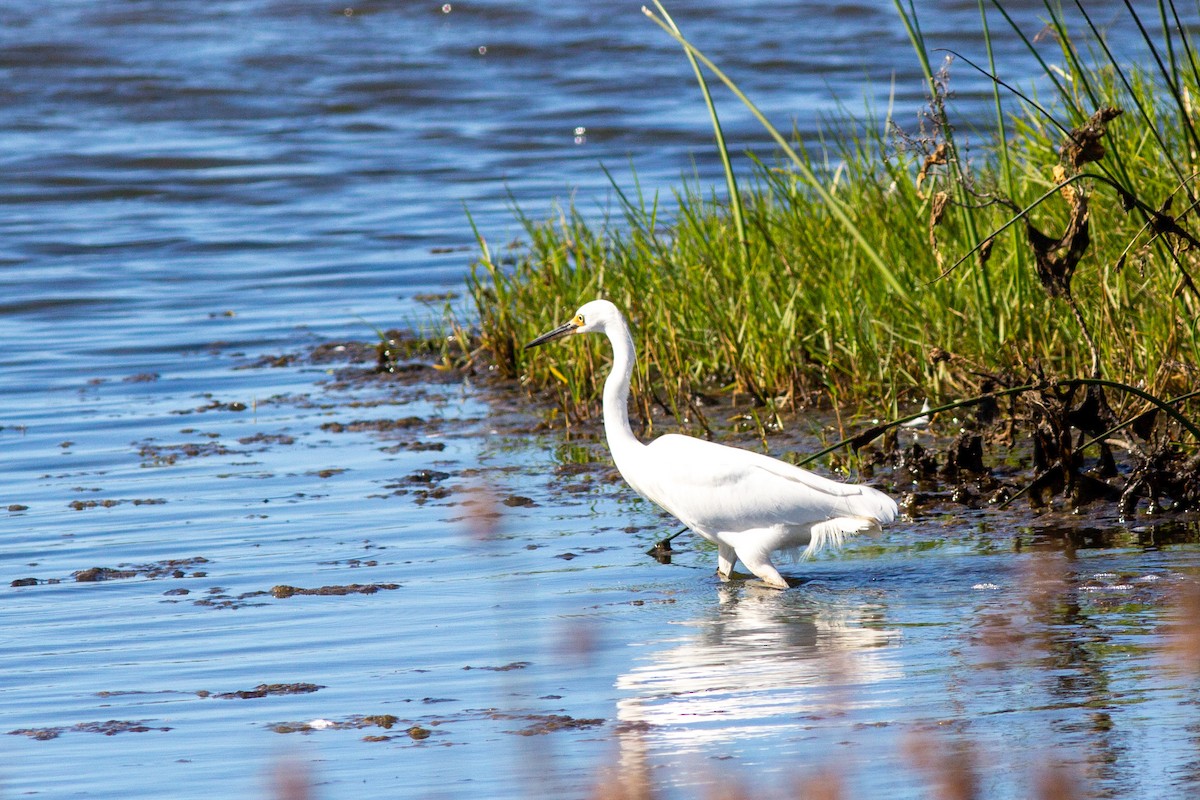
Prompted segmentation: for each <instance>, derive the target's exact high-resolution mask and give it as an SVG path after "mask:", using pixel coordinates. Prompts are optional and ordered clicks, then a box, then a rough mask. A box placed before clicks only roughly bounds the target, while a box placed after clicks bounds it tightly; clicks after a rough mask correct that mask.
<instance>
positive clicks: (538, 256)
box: [470, 0, 1200, 426]
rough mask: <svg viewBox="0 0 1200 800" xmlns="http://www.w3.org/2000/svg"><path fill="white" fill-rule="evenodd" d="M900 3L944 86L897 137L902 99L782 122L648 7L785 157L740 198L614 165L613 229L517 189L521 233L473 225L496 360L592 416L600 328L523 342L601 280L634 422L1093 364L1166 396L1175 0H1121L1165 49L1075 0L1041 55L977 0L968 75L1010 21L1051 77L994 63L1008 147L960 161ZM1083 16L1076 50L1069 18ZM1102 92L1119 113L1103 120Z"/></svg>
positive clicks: (1174, 299)
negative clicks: (561, 344) (1125, 43)
mask: <svg viewBox="0 0 1200 800" xmlns="http://www.w3.org/2000/svg"><path fill="white" fill-rule="evenodd" d="M896 7H897V11H898V14H899V16H900V20H901V24H903V25H904V26H905V28H906V30H907V31H908V33H909V36H910V38H911V39H912V42H913V45H914V50H915V52H916V53H917V56H918V58H919V59H920V61H921V64H922V69H923V72H924V74H925V77H926V81H927V85H928V88H929V104H928V108H927V109H926V112H925V116H924V119H925V123H924V124H923V125H922V126H921V129H920V130H917V131H907V132H901V131H899V129H898V128H897V126H896V125H895V124H894V123H893V121H892V120H891V119H889V118H882V119H880V118H877V117H868V118H867V119H866V120H865V121H864V120H852V119H849V118H846V119H844V120H843V121H841V122H838V123H834V124H833V125H832V128H831V129H829V130H827V131H826V132H825V133H824V134H823V135H822V136H821V137H820V140H819V141H818V142H815V143H814V142H800V141H798V140H797V139H796V137H795V136H794V135H793V136H790V137H786V138H785V137H783V136H781V135H780V134H779V132H778V131H777V130H776V129H775V128H773V127H771V125H770V123H769V122H768V121H767V120H766V119H765V118H764V117H762V116H761V114H759V113H758V111H757V109H755V108H754V107H753V105H752V103H751V101H750V100H749V99H748V98H745V97H744V96H743V95H741V93H740V91H739V90H737V88H736V84H734V83H733V82H732V81H731V80H729V78H728V77H727V76H725V75H724V73H722V72H720V70H719V68H718V67H717V65H715V64H713V63H712V62H711V61H710V60H709V59H707V57H705V56H704V54H703V52H702V51H701V50H699V49H698V48H696V47H695V46H694V45H692V44H691V43H690V42H688V41H687V40H686V39H684V38H683V36H682V34H680V33H679V32H678V30H677V29H675V27H674V23H670V24H668V23H667V22H663V21H662V20H661V19H657V20H656V21H658V22H659V24H660V25H661V26H662V27H663V28H664V30H665V31H666V33H667V34H668V35H671V36H672V37H674V38H676V40H677V41H678V42H679V43H680V44H681V45H682V46H683V47H684V48H685V50H686V51H687V52H688V54H689V56H692V57H693V58H694V63H698V64H700V65H703V66H704V67H705V68H707V69H708V70H709V72H710V73H711V74H712V75H714V76H716V77H717V78H718V79H719V80H721V81H723V82H725V83H726V85H727V86H728V87H729V88H730V89H732V90H733V91H734V92H735V94H736V95H737V96H738V97H740V98H742V99H743V101H744V102H745V103H746V104H747V107H748V108H750V110H751V111H752V113H755V114H756V115H758V117H759V119H760V121H762V122H763V124H764V125H766V126H767V127H768V130H769V132H770V133H771V135H772V136H773V137H775V139H776V141H777V143H779V144H780V151H779V153H777V154H772V155H771V156H769V157H766V156H761V157H753V156H752V163H753V170H752V174H750V175H749V176H743V181H742V184H741V189H740V191H738V190H737V185H736V184H735V183H734V182H733V180H732V176H730V180H729V181H728V186H729V191H730V192H731V193H732V196H733V197H734V198H735V199H736V202H737V210H738V212H739V213H738V214H734V213H733V210H732V209H731V207H730V204H729V202H727V199H726V198H721V197H718V196H717V195H716V193H715V190H708V189H706V188H705V187H702V186H699V185H695V184H686V183H685V184H684V185H682V186H681V187H680V188H679V189H678V190H677V191H676V192H675V194H674V195H673V196H672V197H671V198H670V202H669V203H666V202H662V201H661V200H660V199H659V198H657V197H654V198H648V197H646V196H645V194H643V192H642V191H641V188H640V186H639V185H638V183H637V179H636V176H634V178H633V179H632V181H631V182H630V183H628V184H626V185H622V184H620V183H619V182H617V181H615V180H613V181H612V185H613V191H614V194H615V197H616V198H617V202H618V212H617V213H616V214H615V215H614V216H613V217H611V218H609V219H606V220H603V221H601V222H599V223H596V222H590V221H588V220H586V219H585V218H584V216H583V215H582V214H581V213H579V212H578V211H577V210H576V209H575V208H574V207H573V206H569V205H568V206H564V207H562V208H560V209H558V210H557V212H556V213H555V214H554V215H553V216H552V217H551V218H548V219H534V218H531V217H529V216H527V215H526V214H525V213H524V212H523V211H522V210H521V209H519V208H516V207H514V211H515V214H516V216H517V218H518V220H519V221H520V223H521V225H522V226H523V229H524V233H525V238H524V240H523V241H522V242H521V245H520V246H519V247H518V248H517V249H515V250H513V251H510V252H509V253H508V254H507V256H506V258H498V257H497V254H496V253H494V252H493V251H492V250H491V249H490V248H489V246H488V244H487V242H486V239H485V237H484V236H483V235H481V233H480V232H479V231H476V234H477V237H478V240H479V243H480V256H479V259H478V262H477V264H476V265H475V267H474V269H473V273H472V276H471V278H470V291H471V293H472V296H473V299H474V302H475V305H476V308H477V309H478V314H479V322H480V341H481V343H482V345H483V346H484V348H485V349H486V350H487V351H489V352H490V355H491V358H492V359H493V360H494V363H495V365H496V366H497V368H498V369H499V370H500V371H501V372H502V374H505V375H507V376H509V377H512V378H518V379H520V380H521V381H522V383H523V384H524V385H525V386H526V387H528V388H529V389H530V390H543V389H546V390H550V391H552V392H554V393H556V395H557V397H558V400H559V402H560V406H561V407H562V409H563V410H564V412H565V413H566V414H567V416H568V418H569V419H571V418H575V417H586V416H589V415H592V414H594V413H595V410H596V409H597V408H598V397H599V394H600V391H599V387H600V382H601V381H602V379H603V375H604V373H605V370H604V369H601V368H600V367H602V366H603V362H604V361H605V360H606V358H607V354H606V350H605V347H606V345H605V344H604V343H603V342H601V341H599V340H597V339H595V338H592V337H588V338H587V339H585V340H584V341H581V342H576V343H574V344H573V345H572V352H571V354H570V357H566V358H546V357H544V356H540V357H530V356H528V355H527V354H525V353H523V352H522V351H521V345H522V344H523V343H524V342H526V341H529V340H530V339H532V338H533V337H534V336H535V335H537V334H538V333H540V332H542V331H544V330H546V329H548V328H550V327H552V326H554V325H557V324H558V323H560V322H561V321H562V320H564V319H566V318H568V317H569V315H570V313H571V312H572V311H574V309H575V307H576V306H577V305H579V304H580V303H582V302H584V301H586V300H589V299H592V298H594V297H607V298H608V299H610V300H612V301H613V302H614V303H616V304H617V305H618V306H619V307H621V308H623V309H625V311H626V313H627V314H628V316H629V317H630V320H631V324H632V326H633V328H634V331H635V333H634V335H635V340H636V343H637V346H638V351H639V362H638V367H637V375H636V377H635V382H634V383H635V388H634V400H635V403H636V404H637V405H638V406H639V407H640V409H641V410H642V411H643V416H644V417H645V418H649V417H650V415H649V413H648V412H649V411H650V410H651V408H652V407H654V406H657V407H659V408H661V409H664V410H666V411H667V412H669V413H670V414H671V415H673V416H674V417H675V418H676V419H678V420H680V421H690V422H691V423H692V424H694V425H698V426H704V425H705V412H704V406H703V405H702V404H701V401H702V400H704V399H709V400H711V399H713V398H718V399H720V400H721V401H729V402H734V401H736V400H738V399H747V398H748V399H751V400H753V401H754V403H755V404H756V405H757V406H759V407H760V410H759V411H758V414H759V416H760V418H762V417H766V418H769V417H770V415H771V414H773V413H774V412H775V411H776V410H778V409H783V408H791V409H794V408H797V407H802V406H808V405H813V404H830V405H832V406H834V407H839V406H853V407H857V408H860V409H862V410H864V411H869V412H874V413H877V414H885V415H886V414H890V415H891V416H898V412H899V411H900V410H902V409H907V408H909V407H910V406H909V405H908V404H909V403H911V402H916V403H918V404H919V403H920V402H921V400H922V399H923V398H929V399H931V400H933V401H934V402H935V404H936V402H938V401H949V400H954V399H956V398H959V397H963V396H968V395H970V394H972V393H980V392H981V391H984V390H986V389H987V388H988V387H989V386H995V385H1015V384H1016V383H1018V382H1021V381H1023V380H1025V379H1027V378H1028V377H1029V376H1053V377H1082V376H1091V377H1093V378H1098V377H1103V378H1106V379H1109V380H1114V381H1120V382H1122V383H1125V384H1130V385H1135V386H1140V387H1143V388H1145V389H1146V390H1148V391H1150V392H1151V393H1154V394H1157V395H1159V396H1165V395H1179V394H1183V393H1185V392H1187V391H1189V390H1190V389H1191V388H1194V386H1195V385H1196V383H1197V375H1198V370H1197V366H1196V364H1197V354H1198V353H1197V350H1198V347H1197V345H1198V341H1197V337H1198V335H1200V323H1198V320H1200V291H1198V290H1197V287H1196V283H1195V282H1194V280H1193V274H1194V273H1195V272H1196V254H1195V250H1194V249H1193V245H1200V242H1198V241H1197V240H1196V239H1195V238H1193V231H1194V230H1195V229H1196V228H1197V226H1196V225H1195V221H1194V218H1195V207H1196V204H1197V202H1200V201H1198V200H1197V191H1196V189H1195V187H1194V178H1195V177H1196V175H1197V172H1198V165H1197V162H1198V161H1200V155H1198V154H1200V137H1198V133H1197V130H1196V128H1195V125H1194V123H1193V120H1194V119H1195V117H1196V114H1195V110H1194V108H1193V103H1194V102H1198V101H1194V100H1193V98H1197V97H1198V96H1200V54H1198V53H1197V51H1196V47H1195V45H1194V43H1193V42H1192V41H1191V39H1190V37H1188V36H1187V35H1186V33H1185V32H1184V31H1186V28H1185V27H1184V25H1183V24H1182V21H1180V20H1179V18H1178V14H1177V10H1176V8H1175V6H1174V4H1173V3H1170V2H1161V3H1158V4H1157V7H1156V18H1155V19H1154V20H1152V21H1151V22H1147V21H1146V20H1144V19H1142V18H1141V17H1139V16H1136V13H1137V12H1135V11H1134V10H1133V8H1132V6H1129V11H1128V13H1129V14H1131V15H1134V19H1135V21H1136V22H1137V23H1138V25H1139V26H1140V27H1141V28H1142V29H1144V31H1145V41H1144V43H1143V44H1144V45H1145V46H1146V47H1147V48H1148V50H1149V52H1151V53H1152V54H1153V57H1152V58H1151V59H1150V60H1149V63H1148V64H1145V63H1144V64H1142V65H1138V66H1132V65H1131V64H1130V63H1129V61H1128V60H1127V59H1125V60H1123V59H1122V56H1121V55H1120V54H1118V53H1115V52H1112V51H1111V50H1110V49H1109V48H1108V45H1107V44H1106V43H1105V42H1104V40H1103V39H1102V38H1100V37H1099V35H1098V33H1097V32H1096V29H1095V27H1094V26H1093V24H1092V21H1091V19H1090V17H1089V16H1088V13H1087V10H1086V8H1085V7H1084V6H1082V5H1080V4H1076V6H1075V7H1074V9H1073V16H1071V17H1070V18H1068V16H1067V15H1066V13H1065V12H1063V11H1061V10H1059V9H1058V8H1057V7H1056V6H1053V5H1050V4H1048V5H1047V15H1048V19H1049V21H1050V24H1049V30H1050V31H1051V32H1052V33H1053V36H1054V38H1055V40H1056V43H1057V44H1056V48H1055V49H1056V58H1049V57H1047V56H1046V55H1045V54H1044V50H1045V47H1040V46H1038V45H1035V44H1034V42H1033V41H1032V40H1031V38H1030V36H1029V34H1028V32H1025V31H1022V30H1020V29H1019V28H1017V27H1016V26H1015V25H1014V24H1013V23H1012V21H1011V19H1010V18H1009V17H1008V15H1007V14H1006V12H1005V11H1004V8H1003V6H1002V4H999V3H995V2H993V3H986V4H985V3H983V2H981V4H980V12H981V20H982V23H981V24H982V25H983V26H984V33H985V42H987V43H988V47H987V54H986V57H987V61H986V63H987V65H988V66H977V65H976V64H975V62H974V61H971V62H968V61H966V60H964V59H962V58H958V59H955V60H953V61H952V62H949V63H951V64H952V66H953V69H954V70H964V71H965V70H971V69H979V70H980V71H982V72H984V73H988V74H990V73H994V67H992V66H991V63H992V62H991V56H990V38H989V37H990V35H991V34H992V32H993V30H994V29H996V28H998V27H1001V26H1002V27H1004V28H1005V29H1006V30H1005V34H1006V35H1007V34H1008V33H1009V31H1010V30H1011V32H1012V33H1014V34H1015V35H1017V36H1019V37H1020V38H1021V39H1022V40H1023V41H1024V42H1025V43H1026V45H1027V46H1028V48H1029V50H1030V52H1031V53H1032V54H1033V55H1034V56H1035V57H1036V58H1037V59H1038V60H1039V61H1040V63H1041V64H1042V66H1043V69H1044V74H1045V76H1046V81H1045V82H1044V86H1043V92H1042V96H1040V97H1037V98H1033V97H1031V96H1030V94H1028V93H1026V91H1024V90H1021V89H1020V88H1019V87H1011V86H1009V85H1008V84H1007V83H1006V82H1004V78H1003V76H994V77H995V84H994V85H995V89H996V94H995V98H994V106H995V114H996V119H995V123H996V130H995V131H994V135H993V140H992V143H991V144H990V145H986V146H983V147H980V146H978V145H977V146H975V147H974V148H973V149H972V151H971V154H970V158H969V159H968V158H967V157H966V156H965V155H964V154H963V152H962V150H961V149H960V148H959V146H958V145H957V143H956V142H955V141H954V138H953V130H954V125H953V121H952V120H951V119H950V117H949V112H948V110H947V104H946V102H945V101H946V96H947V91H948V89H947V83H948V81H949V75H948V73H947V71H946V67H945V66H943V67H941V68H938V69H935V68H934V64H935V63H938V62H940V59H941V58H943V57H944V55H945V54H938V53H931V52H930V51H929V50H928V49H927V46H926V44H925V41H924V39H923V37H922V35H921V31H920V25H919V21H918V19H917V16H916V14H915V12H914V11H913V8H912V6H911V5H908V6H906V5H904V4H902V3H901V2H899V0H897V2H896ZM647 14H650V15H651V16H652V17H653V16H654V15H653V14H651V12H647ZM667 19H668V20H669V18H667ZM1155 25H1156V26H1157V28H1156V30H1157V32H1154V31H1153V30H1152V27H1154V26H1155ZM1080 28H1082V29H1083V30H1084V31H1085V32H1086V34H1087V35H1086V36H1085V37H1084V39H1083V41H1084V42H1085V44H1084V45H1082V46H1080V45H1077V44H1076V43H1075V42H1074V41H1073V40H1072V39H1071V38H1070V36H1069V35H1068V31H1069V30H1071V29H1080ZM697 73H698V75H699V74H700V69H699V67H697ZM701 80H702V81H703V77H702V76H701ZM1047 86H1048V87H1050V89H1051V91H1050V92H1049V93H1047V92H1046V91H1045V87H1047ZM1106 108H1114V109H1120V110H1121V111H1122V112H1123V113H1121V114H1119V115H1117V116H1114V117H1112V118H1111V119H1102V120H1101V122H1100V123H1099V124H1098V125H1097V124H1095V119H1094V116H1095V115H1096V112H1098V111H1101V110H1102V109H1106ZM710 110H712V106H711V104H710ZM712 113H713V119H714V125H715V127H716V129H717V131H719V130H720V128H719V122H718V121H717V120H716V117H715V110H713V112H712ZM1089 120H1091V121H1092V122H1093V126H1092V127H1090V128H1088V127H1086V126H1087V125H1088V123H1089ZM722 149H723V146H722ZM747 177H748V180H747ZM610 179H611V176H610ZM1081 230H1082V233H1080V231H1081ZM742 231H744V236H742V235H739V234H740V232H742ZM1072 232H1074V234H1075V235H1074V237H1073V238H1072ZM1038 234H1041V238H1040V239H1039V238H1038ZM1035 245H1040V248H1041V249H1040V251H1039V250H1038V248H1036V247H1035ZM1114 402H1116V403H1137V402H1138V401H1137V399H1136V398H1126V397H1125V396H1121V397H1118V398H1115V399H1114ZM763 407H765V411H764V410H763ZM1133 407H1136V406H1133ZM1126 410H1129V409H1126Z"/></svg>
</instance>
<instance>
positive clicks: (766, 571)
mask: <svg viewBox="0 0 1200 800" xmlns="http://www.w3.org/2000/svg"><path fill="white" fill-rule="evenodd" d="M737 557H738V558H740V559H741V560H742V563H743V564H745V565H746V569H748V570H750V571H751V572H753V573H754V574H755V575H757V576H758V577H760V578H762V579H763V581H764V582H766V583H767V585H769V586H774V587H775V588H776V589H787V588H788V582H787V581H786V580H784V579H783V576H782V575H780V574H779V570H777V569H775V565H774V564H772V563H771V555H770V553H764V552H762V551H761V550H738V551H737Z"/></svg>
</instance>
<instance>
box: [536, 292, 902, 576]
mask: <svg viewBox="0 0 1200 800" xmlns="http://www.w3.org/2000/svg"><path fill="white" fill-rule="evenodd" d="M580 333H603V334H604V335H605V336H607V337H608V340H609V342H610V343H611V344H612V349H613V364H612V371H611V372H610V373H609V375H608V378H607V379H605V381H604V433H605V437H606V438H607V439H608V449H609V451H610V452H611V453H612V458H613V461H614V462H616V465H617V469H618V470H619V471H620V473H621V476H622V477H623V478H625V480H626V482H628V483H629V485H630V486H631V487H632V488H633V490H634V491H636V492H637V493H638V494H639V495H641V496H642V497H644V498H646V499H647V500H649V501H651V502H652V503H655V504H657V505H658V506H660V507H661V508H663V509H664V510H665V511H667V512H668V513H670V514H672V515H673V516H675V517H677V518H678V519H679V521H680V522H682V523H683V524H684V525H686V526H687V527H688V528H690V529H691V530H693V531H695V532H696V533H698V534H700V535H701V536H703V537H704V538H705V539H708V540H709V541H710V542H712V543H714V544H715V545H716V546H717V573H718V575H720V576H721V577H722V578H723V579H728V578H729V576H730V575H731V573H732V572H733V567H734V564H736V563H737V562H738V561H739V560H740V561H741V562H742V563H743V564H745V565H746V568H747V569H749V570H750V571H751V572H753V573H754V574H755V575H757V576H758V577H759V578H761V579H762V580H763V581H765V582H766V583H768V584H769V585H771V586H775V587H778V588H781V589H786V588H787V587H788V583H787V581H786V580H784V578H783V576H782V575H780V574H779V571H778V570H777V569H776V568H775V565H774V564H773V563H772V562H771V556H772V555H773V554H775V553H779V552H781V551H783V552H787V551H798V550H799V549H800V548H805V550H804V556H805V557H807V556H810V555H812V554H813V553H815V552H817V551H818V550H820V549H821V548H822V547H825V546H827V545H832V546H837V545H840V544H841V543H842V540H843V539H844V538H845V537H846V536H847V535H849V534H854V533H860V532H863V531H868V530H878V529H879V526H880V525H881V524H883V523H887V522H891V521H892V520H894V519H895V518H896V503H895V502H894V501H893V500H892V499H891V498H890V497H888V496H887V495H885V494H883V493H882V492H880V491H878V490H876V489H873V488H871V487H870V486H863V485H858V484H848V483H839V482H837V481H833V480H829V479H828V478H823V477H821V476H820V475H816V474H814V473H812V472H809V471H808V470H804V469H801V468H799V467H796V466H792V465H791V464H788V463H785V462H783V461H779V460H778V459H775V458H771V457H770V456H765V455H762V454H760V453H753V452H750V451H749V450H741V449H739V448H736V447H729V446H726V445H722V444H717V443H716V442H709V441H705V440H703V439H696V438H694V437H691V436H683V435H680V434H667V435H665V436H660V437H658V438H657V439H655V440H654V441H652V442H650V443H649V444H643V443H642V442H641V441H640V440H639V439H638V438H637V437H636V436H634V434H633V429H632V428H630V426H629V407H628V406H629V382H630V379H631V378H632V376H633V365H634V361H635V359H636V353H635V350H634V346H633V336H632V335H631V334H630V332H629V325H627V324H626V322H625V318H624V317H623V316H622V315H621V312H620V311H619V310H618V309H617V307H616V306H614V305H613V304H612V303H610V302H608V301H607V300H593V301H592V302H590V303H586V304H584V305H583V306H582V307H581V308H580V309H579V311H578V312H576V314H575V316H574V317H573V318H572V319H571V321H570V322H567V323H565V324H563V325H560V326H559V327H557V328H555V329H554V330H552V331H548V332H546V333H544V334H542V335H541V336H539V337H538V338H536V339H534V340H533V341H532V342H530V343H529V344H527V345H525V349H529V348H531V347H536V346H537V345H540V344H545V343H546V342H549V341H553V340H555V339H559V338H562V337H564V336H570V335H574V334H580Z"/></svg>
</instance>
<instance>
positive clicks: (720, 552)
mask: <svg viewBox="0 0 1200 800" xmlns="http://www.w3.org/2000/svg"><path fill="white" fill-rule="evenodd" d="M736 563H737V552H736V551H735V550H734V549H733V547H732V546H730V545H727V544H721V543H720V542H718V543H717V574H718V575H720V576H721V577H722V578H725V579H726V580H728V578H729V576H730V575H732V574H733V565H734V564H736Z"/></svg>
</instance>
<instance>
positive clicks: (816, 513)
mask: <svg viewBox="0 0 1200 800" xmlns="http://www.w3.org/2000/svg"><path fill="white" fill-rule="evenodd" d="M641 455H642V456H643V458H642V459H641V463H639V464H638V465H637V472H638V474H637V476H636V477H635V478H634V479H631V481H630V482H631V483H632V484H633V485H634V488H636V489H638V491H639V492H641V493H642V494H644V495H645V496H646V497H648V498H649V499H650V500H653V501H654V502H656V503H658V504H659V505H661V506H662V507H663V508H665V509H666V510H667V511H669V512H671V513H672V514H674V515H675V516H677V517H679V519H680V520H681V521H682V522H684V523H685V524H687V525H689V526H693V527H696V526H698V527H701V528H705V529H712V530H726V531H731V530H749V529H752V528H766V527H771V526H775V525H788V526H792V525H803V524H811V523H816V522H820V521H822V520H826V519H830V518H832V517H838V516H843V515H850V516H870V517H873V518H876V517H878V515H877V514H875V513H871V510H872V509H873V508H874V506H875V505H878V504H877V503H872V504H869V505H870V507H869V508H868V507H867V506H864V504H862V503H861V500H862V499H863V498H864V496H866V495H865V493H867V492H869V493H873V494H875V495H878V496H879V497H881V498H883V499H884V500H886V502H887V503H889V504H890V503H891V501H890V500H888V499H887V498H886V497H884V496H883V495H882V494H880V493H878V492H876V491H875V490H874V489H870V488H869V487H862V486H853V485H848V484H843V483H838V482H837V481H831V480H829V479H827V478H822V477H821V476H819V475H815V474H813V473H811V472H808V471H807V470H803V469H800V468H799V467H795V466H792V465H790V464H786V463H784V462H782V461H779V460H777V459H774V458H770V457H769V456H765V455H761V454H759V453H752V452H750V451H748V450H740V449H738V448H734V447H727V446H725V445H721V444H717V443H715V442H707V441H704V440H702V439H695V438H693V437H690V436H679V435H674V434H670V435H667V436H663V437H660V438H658V439H656V440H655V441H654V442H652V443H651V444H650V445H649V446H648V447H646V448H645V450H644V451H642V453H641ZM627 477H628V476H627ZM860 506H862V507H860ZM892 508H893V509H894V504H892ZM892 513H893V515H894V511H893V512H892ZM881 521H886V520H881Z"/></svg>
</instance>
